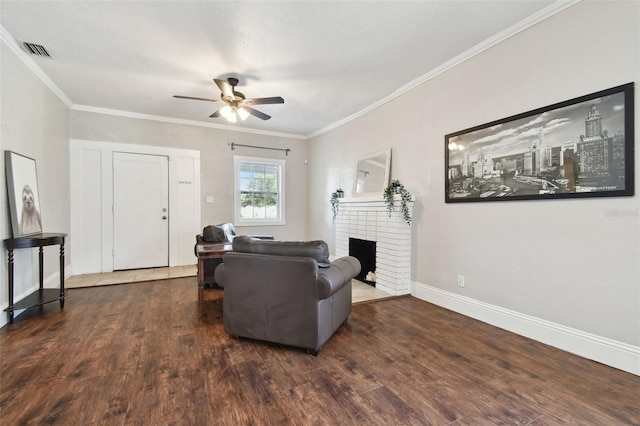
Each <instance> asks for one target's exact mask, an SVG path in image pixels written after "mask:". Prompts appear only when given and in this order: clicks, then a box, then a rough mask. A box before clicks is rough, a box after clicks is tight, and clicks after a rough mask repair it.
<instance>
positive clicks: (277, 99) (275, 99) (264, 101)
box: [244, 96, 284, 105]
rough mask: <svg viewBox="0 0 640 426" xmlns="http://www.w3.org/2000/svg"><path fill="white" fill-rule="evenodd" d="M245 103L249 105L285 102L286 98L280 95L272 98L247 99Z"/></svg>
mask: <svg viewBox="0 0 640 426" xmlns="http://www.w3.org/2000/svg"><path fill="white" fill-rule="evenodd" d="M244 103H245V104H249V105H265V104H283V103H284V99H282V98H281V97H280V96H273V97H271V98H253V99H245V100H244Z"/></svg>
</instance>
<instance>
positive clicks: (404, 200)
mask: <svg viewBox="0 0 640 426" xmlns="http://www.w3.org/2000/svg"><path fill="white" fill-rule="evenodd" d="M396 194H399V195H400V206H401V208H402V218H403V219H404V221H405V222H407V225H411V213H409V203H410V202H411V198H412V197H411V193H410V192H409V191H407V189H406V188H405V187H404V185H403V184H401V183H400V181H399V180H398V179H395V180H392V181H391V183H390V184H389V185H388V186H387V187H386V188H385V189H384V192H383V197H384V202H385V204H386V205H387V211H388V212H389V217H391V213H392V212H393V210H394V208H395V203H394V201H395V200H394V197H395V196H396Z"/></svg>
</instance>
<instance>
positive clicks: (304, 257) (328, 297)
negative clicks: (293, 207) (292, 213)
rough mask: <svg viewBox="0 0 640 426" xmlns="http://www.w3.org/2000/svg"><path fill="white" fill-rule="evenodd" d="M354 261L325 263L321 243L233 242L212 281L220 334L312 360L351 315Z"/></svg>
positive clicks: (245, 239) (357, 264)
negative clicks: (219, 294)
mask: <svg viewBox="0 0 640 426" xmlns="http://www.w3.org/2000/svg"><path fill="white" fill-rule="evenodd" d="M359 272H360V262H359V261H358V259H356V258H355V257H351V256H345V257H342V258H340V259H337V260H334V261H333V262H330V261H329V249H328V247H327V244H326V243H325V242H324V241H308V242H284V241H268V240H259V239H255V238H251V237H236V238H235V239H234V240H233V251H232V252H230V253H227V254H225V255H224V258H223V263H222V264H221V265H219V266H218V267H217V268H216V272H215V279H216V282H217V283H218V285H220V286H221V287H224V298H223V307H222V310H223V320H224V330H225V331H226V332H227V333H229V334H231V335H232V336H234V337H246V338H250V339H256V340H263V341H267V342H273V343H279V344H283V345H288V346H296V347H301V348H305V349H307V351H308V352H309V353H311V354H314V355H317V354H318V352H319V351H320V349H321V348H322V346H323V345H324V344H325V343H326V342H327V340H329V338H330V337H331V336H332V335H333V333H334V332H335V331H336V330H337V329H338V327H340V325H342V323H344V322H345V321H346V319H347V318H348V317H349V315H350V314H351V279H352V278H353V277H355V276H357V275H358V273H359Z"/></svg>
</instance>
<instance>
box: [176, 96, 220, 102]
mask: <svg viewBox="0 0 640 426" xmlns="http://www.w3.org/2000/svg"><path fill="white" fill-rule="evenodd" d="M173 97H174V98H178V99H193V100H194V101H207V102H220V99H207V98H194V97H192V96H180V95H173Z"/></svg>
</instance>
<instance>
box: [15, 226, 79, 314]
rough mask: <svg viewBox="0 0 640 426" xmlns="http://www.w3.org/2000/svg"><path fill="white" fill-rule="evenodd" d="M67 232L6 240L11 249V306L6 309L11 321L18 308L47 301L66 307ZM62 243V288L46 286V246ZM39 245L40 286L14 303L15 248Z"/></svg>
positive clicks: (38, 304)
mask: <svg viewBox="0 0 640 426" xmlns="http://www.w3.org/2000/svg"><path fill="white" fill-rule="evenodd" d="M66 236H67V234H63V233H49V232H47V233H39V234H33V235H25V236H23V237H18V238H8V239H6V240H4V245H5V247H6V248H7V250H8V251H9V270H8V272H9V306H8V307H7V308H6V309H5V311H6V312H7V313H8V315H9V323H13V313H14V312H15V311H17V310H21V309H27V308H32V307H34V306H42V305H44V304H47V303H51V302H55V301H58V300H59V301H60V309H64V298H65V296H66V293H65V291H64V239H65V237H66ZM52 245H60V289H59V290H58V289H49V288H44V269H43V263H44V249H43V247H45V246H52ZM33 247H38V248H39V249H38V255H39V265H40V270H39V283H40V288H39V289H38V290H36V291H34V292H33V293H31V294H29V295H28V296H26V297H25V298H23V299H22V300H20V301H18V302H17V303H14V300H13V250H15V249H20V248H33Z"/></svg>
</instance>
